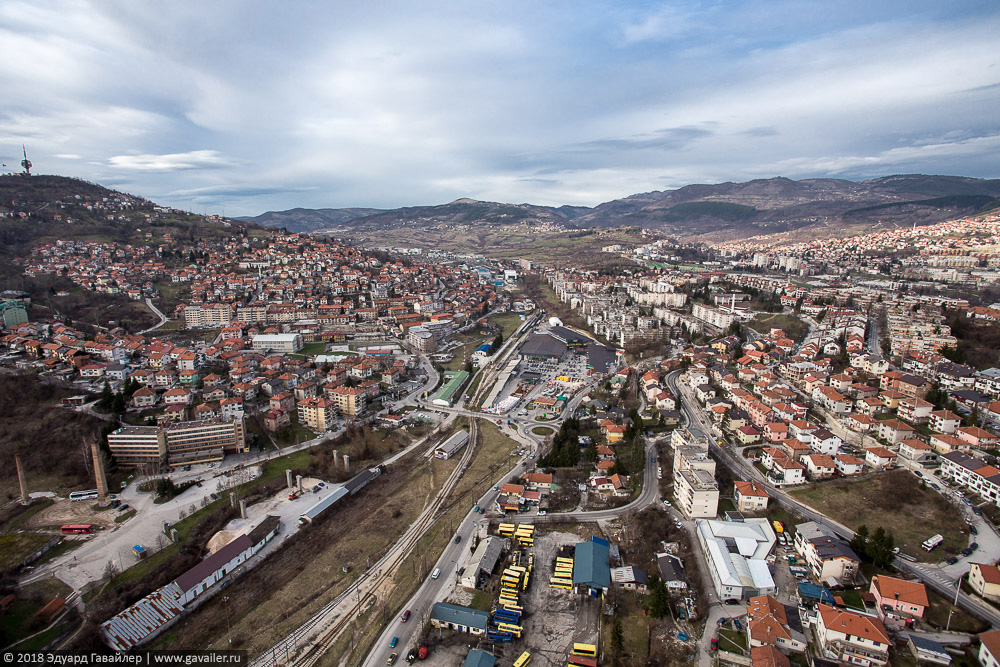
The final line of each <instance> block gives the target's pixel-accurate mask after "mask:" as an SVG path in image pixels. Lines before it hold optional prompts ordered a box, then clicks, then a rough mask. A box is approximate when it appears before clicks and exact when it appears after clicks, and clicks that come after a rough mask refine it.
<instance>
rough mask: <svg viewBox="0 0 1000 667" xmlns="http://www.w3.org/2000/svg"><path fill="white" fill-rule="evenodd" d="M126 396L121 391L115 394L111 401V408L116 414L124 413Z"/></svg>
mask: <svg viewBox="0 0 1000 667" xmlns="http://www.w3.org/2000/svg"><path fill="white" fill-rule="evenodd" d="M125 405H126V404H125V396H124V395H123V394H122V393H121V392H120V391H119V392H118V393H117V394H115V398H114V400H113V401H112V403H111V409H112V411H113V412H115V413H116V414H119V415H120V414H124V412H125Z"/></svg>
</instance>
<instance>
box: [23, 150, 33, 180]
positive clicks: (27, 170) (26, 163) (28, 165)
mask: <svg viewBox="0 0 1000 667" xmlns="http://www.w3.org/2000/svg"><path fill="white" fill-rule="evenodd" d="M21 151H23V152H24V159H23V160H21V166H22V167H24V175H25V176H31V160H29V159H28V149H27V148H25V147H24V144H21Z"/></svg>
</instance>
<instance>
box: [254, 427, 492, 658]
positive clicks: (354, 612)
mask: <svg viewBox="0 0 1000 667" xmlns="http://www.w3.org/2000/svg"><path fill="white" fill-rule="evenodd" d="M476 436H477V420H476V419H475V418H473V419H472V420H471V425H470V426H469V445H468V446H467V447H466V448H465V449H466V451H465V453H464V454H463V456H462V459H461V460H460V461H459V464H458V466H456V467H455V469H454V470H453V471H452V472H451V474H450V475H449V476H448V479H447V480H445V483H444V485H443V486H442V487H441V490H440V491H438V493H437V495H435V497H434V499H433V500H432V501H431V503H430V504H429V505H428V506H427V507H426V508H425V509H424V511H423V512H422V513H421V514H420V516H419V517H417V520H416V521H414V522H413V523H412V524H411V525H410V527H409V528H407V530H406V532H405V533H403V536H402V537H401V538H400V539H399V540H398V541H397V542H396V544H395V546H394V547H393V548H392V549H390V550H389V552H388V553H387V554H386V555H385V556H383V557H382V559H381V560H380V561H378V562H377V563H376V564H375V566H374V567H372V568H370V569H369V570H368V574H366V575H364V576H362V577H361V578H359V579H358V581H357V582H355V584H354V586H352V587H351V588H349V589H348V590H347V591H345V592H344V593H342V594H341V595H340V596H338V597H337V599H336V600H334V601H333V602H331V603H330V604H328V605H327V606H326V607H324V608H323V609H322V610H320V611H319V612H318V613H317V614H315V615H314V616H313V617H312V618H310V619H309V620H308V621H306V623H304V624H303V625H302V626H301V627H300V628H298V629H297V630H296V631H295V632H293V633H292V634H291V635H289V636H288V637H286V638H285V639H283V640H282V641H281V642H279V643H278V644H277V645H276V646H275V647H273V648H272V649H271V650H270V651H268V652H267V653H265V654H263V655H261V656H259V657H258V658H257V659H256V660H254V661H253V662H252V663H251V667H268V666H270V665H278V664H280V658H281V657H284V658H285V660H284V664H287V665H295V666H296V667H312V665H315V664H316V663H317V662H318V661H319V659H320V658H321V657H322V656H323V655H324V654H325V653H326V652H327V651H328V650H329V649H330V647H332V646H333V645H334V644H335V643H336V642H337V640H338V639H339V638H340V637H341V635H342V634H343V632H344V630H346V629H347V628H348V627H350V625H351V623H352V622H353V621H354V619H355V618H356V617H357V616H358V615H359V614H360V613H361V612H363V611H364V610H366V609H367V608H368V607H369V606H370V605H372V604H375V603H376V602H377V600H378V592H379V588H380V587H381V586H382V585H383V584H385V583H387V582H389V581H391V580H392V578H393V577H394V576H395V574H396V573H397V572H398V571H399V568H400V566H401V565H402V564H403V562H404V561H405V560H406V557H407V556H409V555H410V552H411V551H412V549H413V547H414V546H416V544H417V542H419V541H420V539H421V538H422V537H423V536H424V535H425V534H426V532H427V531H428V530H429V529H430V527H431V526H433V525H434V523H435V522H436V521H437V519H438V518H439V516H440V515H441V514H443V513H444V512H445V511H447V508H446V507H443V505H444V502H445V500H446V499H447V498H448V496H449V495H450V494H451V492H452V491H453V490H454V489H455V485H456V484H458V481H459V480H460V479H461V478H462V474H463V473H464V472H465V470H466V469H467V468H468V466H469V463H470V462H471V461H472V457H473V453H474V451H475V445H476ZM448 507H451V504H449V505H448ZM373 572H374V574H373ZM352 596H355V597H356V600H355V602H354V603H353V604H352V605H351V606H350V607H349V608H348V609H347V610H346V611H344V612H342V613H340V614H339V615H336V616H335V615H334V612H335V611H336V610H337V608H338V607H340V606H341V605H342V604H343V603H344V602H345V601H346V600H349V599H350V598H351V597H352ZM331 617H332V618H331ZM331 622H332V624H331V625H329V627H327V628H326V629H324V630H322V631H321V633H320V634H319V636H318V637H316V638H315V639H312V640H310V635H311V634H312V633H313V632H314V631H315V629H316V628H317V627H319V626H322V625H323V624H324V623H331ZM300 642H310V643H308V645H307V646H306V649H305V651H303V652H302V653H301V654H299V655H292V653H293V652H295V651H298V650H299V648H300ZM289 643H291V644H294V646H288V645H287V644H289Z"/></svg>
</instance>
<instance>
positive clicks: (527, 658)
mask: <svg viewBox="0 0 1000 667" xmlns="http://www.w3.org/2000/svg"><path fill="white" fill-rule="evenodd" d="M529 662H531V653H529V652H528V651H525V652H524V653H522V654H521V657H520V658H518V659H517V660H515V661H514V667H524V666H525V665H527V664H528V663H529Z"/></svg>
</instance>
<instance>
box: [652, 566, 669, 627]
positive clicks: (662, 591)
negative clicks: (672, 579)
mask: <svg viewBox="0 0 1000 667" xmlns="http://www.w3.org/2000/svg"><path fill="white" fill-rule="evenodd" d="M668 613H670V593H669V592H668V591H667V585H666V584H665V583H663V580H662V579H660V578H659V577H656V576H654V577H653V581H652V582H651V583H650V588H649V615H650V616H652V617H653V618H663V617H664V616H666V615H667V614H668Z"/></svg>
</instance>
